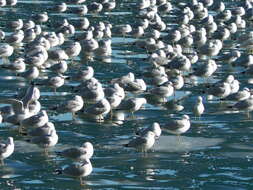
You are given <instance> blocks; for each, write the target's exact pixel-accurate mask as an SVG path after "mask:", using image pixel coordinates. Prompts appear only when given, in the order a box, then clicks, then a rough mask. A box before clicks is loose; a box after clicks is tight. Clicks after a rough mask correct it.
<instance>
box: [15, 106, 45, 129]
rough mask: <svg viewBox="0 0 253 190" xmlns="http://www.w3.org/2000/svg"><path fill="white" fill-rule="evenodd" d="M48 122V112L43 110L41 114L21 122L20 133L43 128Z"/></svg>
mask: <svg viewBox="0 0 253 190" xmlns="http://www.w3.org/2000/svg"><path fill="white" fill-rule="evenodd" d="M48 120H49V119H48V115H47V112H46V111H45V110H42V111H41V112H40V113H38V114H36V115H33V116H31V117H28V118H26V119H24V120H22V121H21V122H20V130H19V132H22V129H28V128H30V129H31V128H38V127H42V126H43V125H45V124H46V123H47V122H48Z"/></svg>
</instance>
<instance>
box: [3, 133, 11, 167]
mask: <svg viewBox="0 0 253 190" xmlns="http://www.w3.org/2000/svg"><path fill="white" fill-rule="evenodd" d="M13 152H14V141H13V138H12V137H8V139H7V142H6V143H0V161H1V165H4V159H5V158H8V157H9V156H10V155H11V154H12V153H13Z"/></svg>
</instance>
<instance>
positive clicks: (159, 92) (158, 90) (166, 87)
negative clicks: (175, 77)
mask: <svg viewBox="0 0 253 190" xmlns="http://www.w3.org/2000/svg"><path fill="white" fill-rule="evenodd" d="M149 92H150V93H151V94H152V95H155V96H161V97H165V98H167V97H170V96H172V95H173V93H174V87H173V84H172V82H166V83H165V84H162V85H161V86H158V87H154V88H152V89H150V90H149Z"/></svg>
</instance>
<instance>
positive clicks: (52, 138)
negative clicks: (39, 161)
mask: <svg viewBox="0 0 253 190" xmlns="http://www.w3.org/2000/svg"><path fill="white" fill-rule="evenodd" d="M27 141H28V142H31V143H34V144H37V145H38V146H40V147H42V148H44V149H45V152H47V149H48V148H49V147H52V146H55V145H56V144H57V142H58V135H57V133H56V130H54V129H51V130H50V131H49V133H48V134H46V135H40V136H34V137H32V138H31V139H28V140H27Z"/></svg>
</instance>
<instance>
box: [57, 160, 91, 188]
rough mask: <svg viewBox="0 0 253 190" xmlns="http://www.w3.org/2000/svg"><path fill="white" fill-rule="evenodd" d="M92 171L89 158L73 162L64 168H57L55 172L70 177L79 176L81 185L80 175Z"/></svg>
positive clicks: (88, 173)
mask: <svg viewBox="0 0 253 190" xmlns="http://www.w3.org/2000/svg"><path fill="white" fill-rule="evenodd" d="M91 172H92V165H91V162H90V160H89V159H86V160H84V161H82V162H81V163H73V164H71V165H69V166H67V167H65V168H64V169H57V170H56V171H55V173H56V174H65V175H67V176H71V177H79V178H80V183H81V185H84V183H83V181H82V177H86V176H88V175H90V174H91Z"/></svg>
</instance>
